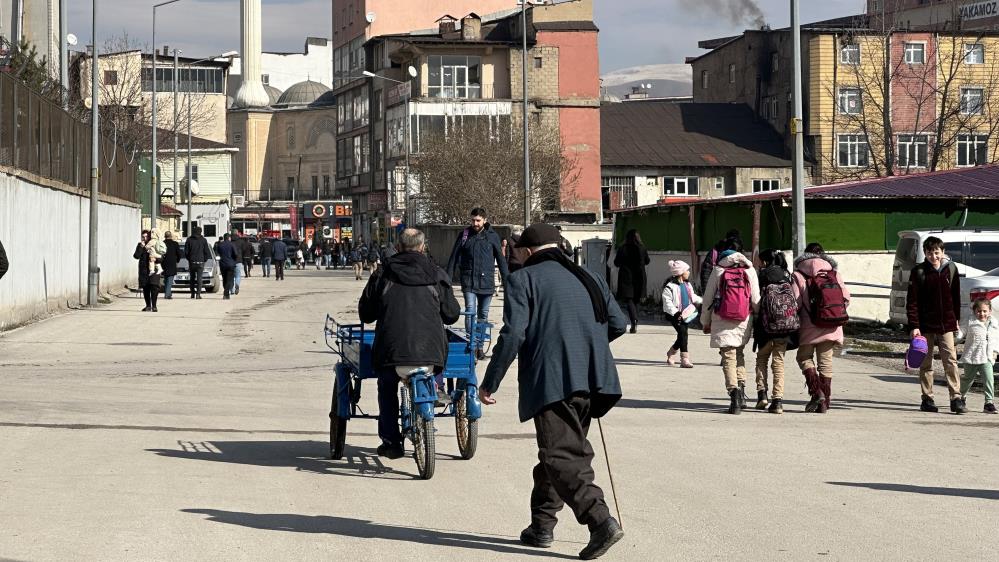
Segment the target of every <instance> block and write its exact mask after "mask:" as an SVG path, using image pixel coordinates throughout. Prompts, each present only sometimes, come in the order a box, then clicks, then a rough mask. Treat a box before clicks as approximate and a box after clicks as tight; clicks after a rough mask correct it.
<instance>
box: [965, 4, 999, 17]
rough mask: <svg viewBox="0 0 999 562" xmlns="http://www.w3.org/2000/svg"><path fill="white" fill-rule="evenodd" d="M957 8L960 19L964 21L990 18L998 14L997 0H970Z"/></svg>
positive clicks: (998, 5)
mask: <svg viewBox="0 0 999 562" xmlns="http://www.w3.org/2000/svg"><path fill="white" fill-rule="evenodd" d="M958 10H959V12H960V14H961V19H962V20H964V21H969V20H980V19H984V18H991V17H995V16H999V0H990V1H989V2H972V3H970V4H964V5H962V6H961V7H960V8H958Z"/></svg>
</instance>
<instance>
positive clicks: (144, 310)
mask: <svg viewBox="0 0 999 562" xmlns="http://www.w3.org/2000/svg"><path fill="white" fill-rule="evenodd" d="M150 310H152V309H151V308H149V307H148V306H147V307H146V308H143V309H142V312H149V311H150Z"/></svg>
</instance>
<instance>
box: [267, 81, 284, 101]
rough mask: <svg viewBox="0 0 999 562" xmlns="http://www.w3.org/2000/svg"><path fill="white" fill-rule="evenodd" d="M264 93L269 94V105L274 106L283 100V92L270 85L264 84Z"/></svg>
mask: <svg viewBox="0 0 999 562" xmlns="http://www.w3.org/2000/svg"><path fill="white" fill-rule="evenodd" d="M264 91H265V92H267V97H268V98H269V101H268V102H267V105H274V104H276V103H277V102H278V100H279V99H281V90H279V89H277V88H275V87H274V86H271V85H270V84H264Z"/></svg>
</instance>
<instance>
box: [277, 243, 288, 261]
mask: <svg viewBox="0 0 999 562" xmlns="http://www.w3.org/2000/svg"><path fill="white" fill-rule="evenodd" d="M274 259H275V260H276V261H284V260H286V259H288V245H287V244H285V243H284V242H282V241H280V240H275V241H274Z"/></svg>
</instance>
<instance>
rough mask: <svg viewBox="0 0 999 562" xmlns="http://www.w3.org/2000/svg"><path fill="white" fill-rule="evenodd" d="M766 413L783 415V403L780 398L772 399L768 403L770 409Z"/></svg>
mask: <svg viewBox="0 0 999 562" xmlns="http://www.w3.org/2000/svg"><path fill="white" fill-rule="evenodd" d="M767 411H768V412H770V413H771V414H783V413H784V401H783V400H782V399H780V398H774V399H773V400H771V401H770V407H769V408H767Z"/></svg>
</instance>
